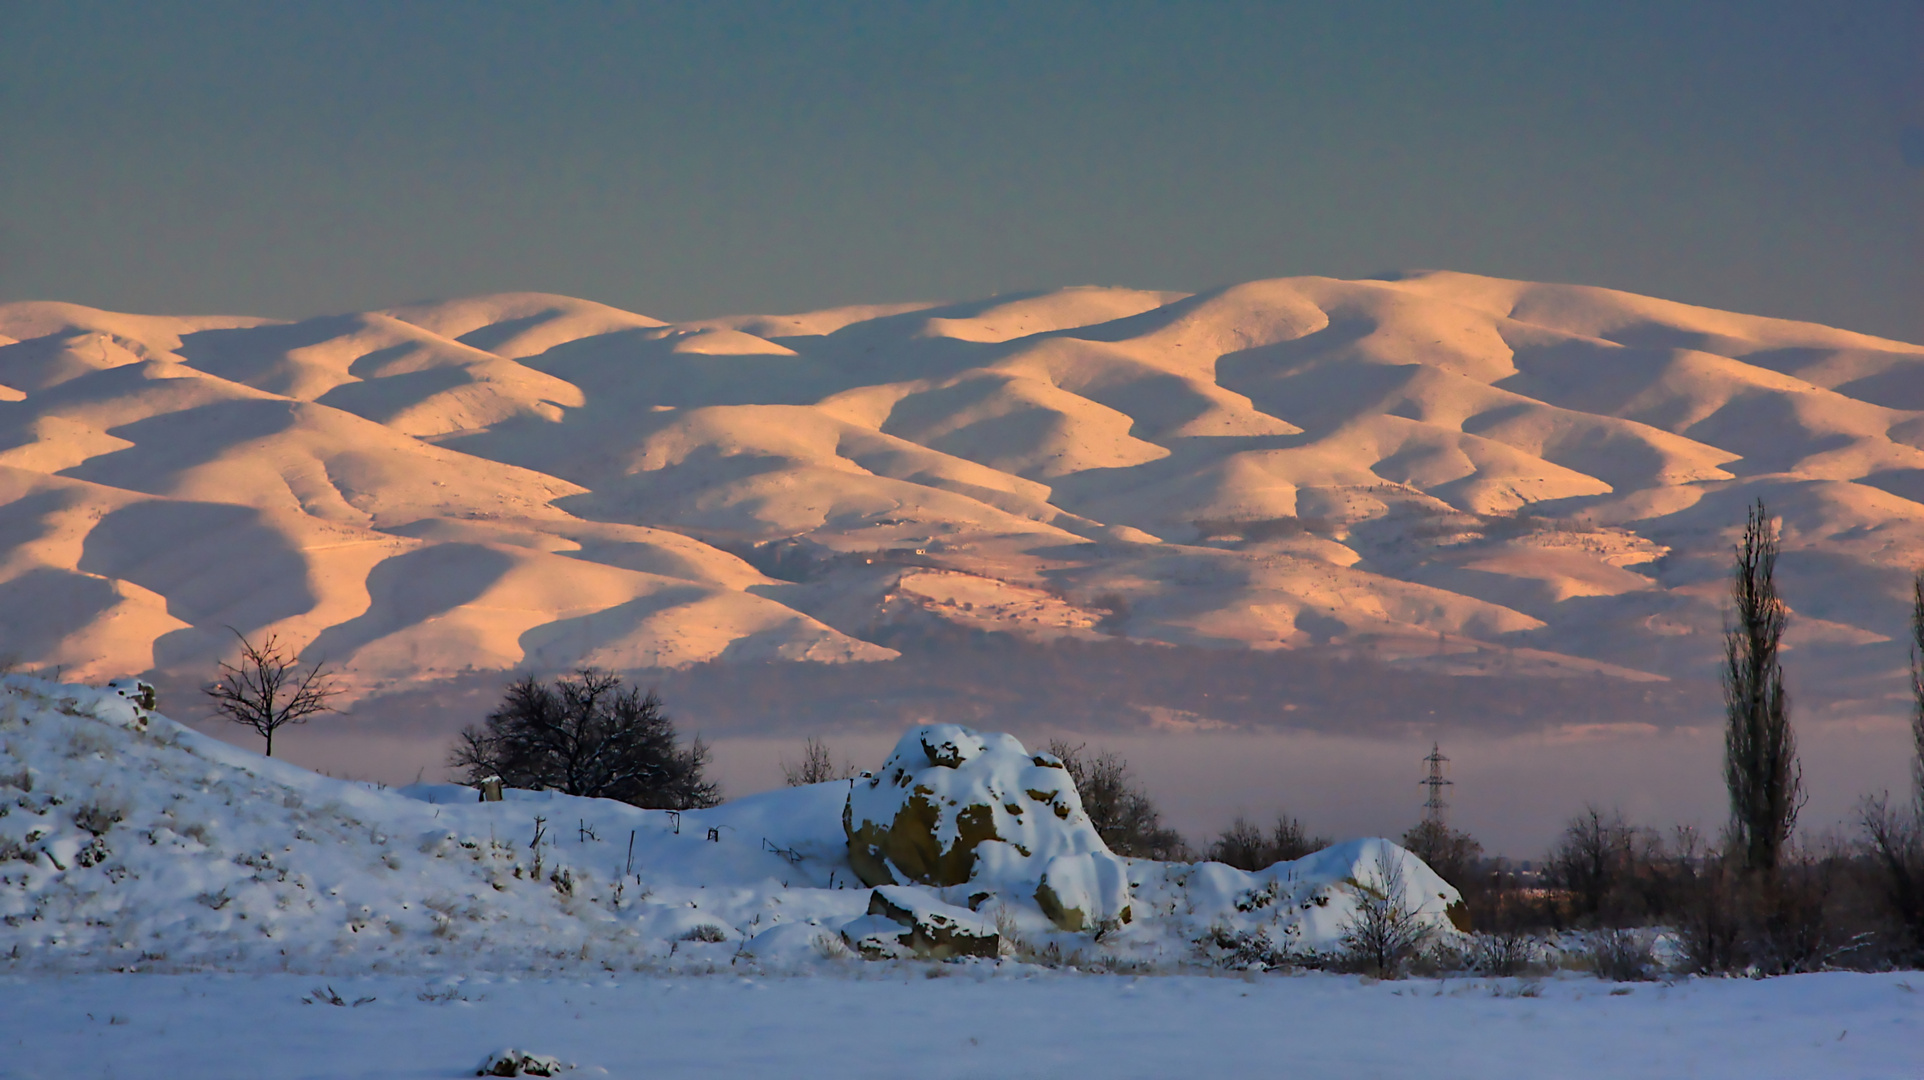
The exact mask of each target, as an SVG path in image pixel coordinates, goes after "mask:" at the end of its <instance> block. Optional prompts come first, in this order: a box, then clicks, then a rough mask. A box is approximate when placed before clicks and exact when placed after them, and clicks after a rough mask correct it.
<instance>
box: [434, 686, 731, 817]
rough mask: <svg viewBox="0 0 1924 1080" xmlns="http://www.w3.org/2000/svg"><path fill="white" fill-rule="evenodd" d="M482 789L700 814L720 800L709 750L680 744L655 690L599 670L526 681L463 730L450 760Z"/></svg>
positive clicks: (511, 688) (696, 743) (699, 745)
mask: <svg viewBox="0 0 1924 1080" xmlns="http://www.w3.org/2000/svg"><path fill="white" fill-rule="evenodd" d="M449 764H450V765H452V766H453V767H454V768H457V769H461V770H464V771H465V772H466V774H467V778H468V782H469V783H471V784H477V785H478V784H479V783H481V782H482V781H483V780H485V779H487V778H489V777H493V776H499V777H500V778H501V779H502V781H503V782H504V783H506V785H507V786H508V787H516V788H529V789H533V790H537V791H559V792H562V793H564V794H567V795H584V796H588V797H590V798H602V799H619V800H620V801H622V802H625V803H629V804H631V805H634V806H642V807H649V808H652V809H665V810H695V809H701V808H704V807H709V806H714V805H716V804H717V803H719V802H720V801H721V793H720V790H719V788H718V787H717V786H716V785H715V784H714V783H711V782H709V781H707V780H704V779H703V778H702V770H703V768H705V767H706V766H707V764H708V747H707V745H706V744H704V743H703V742H702V741H701V740H700V739H696V740H694V741H693V742H692V743H691V744H690V745H688V746H687V747H685V748H684V747H681V746H678V745H677V744H676V736H675V725H674V723H673V722H672V721H671V720H669V718H668V714H667V712H666V711H665V710H663V708H662V703H661V699H660V698H659V697H656V696H655V694H654V693H653V692H652V691H651V692H649V693H648V694H646V695H644V694H642V693H641V692H640V691H639V690H636V689H634V688H633V687H627V686H624V685H623V684H622V680H621V679H620V678H619V677H617V676H614V675H611V674H608V673H607V672H604V671H597V670H595V669H594V668H582V669H581V670H579V671H577V672H575V673H574V675H573V676H564V677H562V678H559V679H556V680H555V681H554V684H553V685H552V686H548V685H544V684H542V683H540V682H538V681H536V680H535V678H534V676H532V675H526V676H523V677H522V678H520V679H518V680H516V681H515V682H514V683H513V684H512V685H510V686H509V687H508V693H507V697H506V698H505V699H504V700H503V701H502V702H501V704H500V705H499V706H498V707H497V708H496V709H495V710H494V712H492V713H489V714H488V717H487V722H486V724H485V725H484V726H482V727H475V726H472V725H470V726H469V727H468V728H467V730H465V731H463V732H462V733H461V737H460V741H459V742H458V743H457V744H456V745H455V748H454V753H453V755H452V757H451V759H450V761H449Z"/></svg>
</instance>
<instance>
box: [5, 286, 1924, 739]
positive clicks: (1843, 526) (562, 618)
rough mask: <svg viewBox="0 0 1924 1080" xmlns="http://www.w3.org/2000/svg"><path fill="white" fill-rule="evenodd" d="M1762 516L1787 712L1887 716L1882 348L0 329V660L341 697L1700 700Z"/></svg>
mask: <svg viewBox="0 0 1924 1080" xmlns="http://www.w3.org/2000/svg"><path fill="white" fill-rule="evenodd" d="M1759 497H1762V498H1764V499H1766V500H1767V501H1768V503H1769V505H1770V507H1771V509H1772V510H1773V511H1774V512H1776V513H1778V514H1780V515H1782V517H1783V521H1784V530H1785V532H1784V537H1785V541H1784V546H1785V557H1784V562H1783V566H1782V570H1781V571H1780V573H1781V576H1782V578H1783V586H1784V589H1785V591H1786V593H1787V594H1788V596H1789V598H1790V601H1791V603H1792V604H1793V606H1794V607H1795V609H1796V619H1795V621H1794V624H1793V631H1792V642H1793V644H1794V645H1795V646H1796V651H1797V653H1798V654H1799V655H1798V657H1797V663H1798V664H1799V665H1800V667H1799V673H1800V678H1803V679H1805V680H1808V681H1809V683H1810V685H1812V686H1815V687H1822V688H1824V689H1823V691H1822V693H1823V695H1827V696H1828V697H1829V698H1831V699H1838V700H1843V699H1848V700H1849V701H1851V702H1855V703H1856V705H1855V706H1854V707H1861V708H1864V709H1870V710H1873V711H1875V710H1877V709H1880V708H1884V707H1886V706H1887V705H1888V704H1889V701H1892V700H1895V699H1896V696H1897V695H1899V694H1900V693H1901V691H1902V682H1901V671H1902V666H1903V649H1902V646H1901V645H1899V644H1896V643H1894V642H1893V640H1892V639H1893V637H1895V636H1896V635H1898V634H1900V633H1901V631H1902V628H1903V625H1904V622H1903V620H1904V610H1905V608H1904V602H1905V599H1906V597H1907V594H1908V579H1909V574H1910V573H1911V571H1912V570H1913V569H1914V568H1915V567H1916V566H1917V565H1918V564H1920V563H1924V347H1920V346H1917V345H1911V344H1905V343H1902V342H1896V341H1889V340H1884V339H1879V338H1874V337H1869V336H1866V335H1862V334H1855V333H1851V332H1848V331H1844V330H1836V329H1831V328H1827V327H1822V326H1816V325H1812V324H1808V323H1798V322H1789V321H1784V320H1778V319H1769V318H1761V317H1754V316H1746V315H1738V314H1731V313H1726V312H1720V311H1713V310H1709V309H1705V308H1697V307H1690V306H1687V305H1682V304H1675V303H1670V302H1667V301H1662V300H1656V299H1651V298H1648V297H1641V296H1635V295H1631V294H1627V293H1621V292H1614V291H1610V290H1605V289H1596V288H1587V287H1579V286H1564V285H1542V284H1533V283H1528V282H1519V281H1506V280H1499V279H1493V278H1485V277H1476V276H1471V275H1465V274H1457V273H1446V272H1431V273H1418V274H1411V275H1408V276H1405V277H1402V278H1401V279H1399V280H1364V281H1339V280H1333V279H1327V278H1288V279H1278V280H1270V281H1257V282H1250V283H1247V284H1242V285H1236V286H1231V287H1228V288H1223V289H1217V290H1213V291H1210V292H1205V293H1199V294H1196V295H1182V294H1171V293H1158V292H1148V291H1142V290H1133V289H1122V288H1069V289H1061V290H1056V291H1052V292H1044V293H1037V294H1025V295H1019V296H998V297H992V298H989V299H986V300H979V301H973V302H969V303H961V304H944V305H937V304H927V305H888V306H874V307H850V308H840V309H835V310H830V311H822V312H814V313H808V314H801V315H791V316H762V315H751V316H739V317H731V318H722V319H708V320H701V321H696V322H687V323H677V324H669V323H664V322H662V321H660V320H657V319H653V318H650V317H647V316H645V315H638V314H634V313H631V312H626V311H621V310H619V309H616V308H612V307H608V306H605V305H601V304H595V303H591V302H588V301H582V300H575V299H570V298H567V297H560V296H549V295H542V294H511V295H501V296H486V297H476V298H471V299H465V300H456V301H450V302H446V303H438V304H421V305H413V306H408V307H399V308H393V309H388V310H385V311H375V312H364V313H358V314H350V315H339V316H328V317H324V318H317V319H309V320H304V321H300V322H294V323H282V322H274V321H269V320H260V319H249V318H176V317H164V316H143V315H126V314H116V313H111V312H103V311H97V310H94V309H90V308H85V307H80V306H77V305H71V304H60V303H38V302H36V303H18V304H10V305H4V306H0V612H4V613H5V614H4V618H0V654H4V655H7V656H10V657H11V658H13V659H14V660H15V661H16V662H17V663H19V664H21V665H23V666H26V667H53V666H60V667H62V668H64V670H65V672H66V675H67V677H69V678H106V677H111V676H114V675H119V674H126V673H134V672H151V673H158V674H163V675H164V674H167V673H177V674H191V673H194V672H200V671H205V670H207V669H209V668H211V666H212V664H213V662H214V660H215V659H216V658H217V657H218V656H219V655H221V654H222V653H224V652H225V651H226V650H227V649H228V648H229V646H230V644H231V641H232V636H231V634H230V633H229V631H228V630H227V627H229V626H232V627H234V628H237V629H239V630H241V631H242V632H244V633H248V634H251V635H258V634H260V633H264V632H269V631H272V632H275V633H278V634H279V635H281V637H282V638H283V639H284V640H287V641H290V642H292V643H294V644H295V645H297V646H298V647H300V648H302V649H303V650H305V652H306V653H307V654H308V655H309V656H310V657H318V656H326V657H327V658H328V659H329V660H330V661H332V662H333V663H334V664H336V665H338V666H340V667H341V668H342V670H343V671H344V672H345V673H346V675H347V676H348V677H349V679H350V681H351V683H352V685H353V687H354V688H355V690H356V692H357V693H362V694H371V695H379V694H381V693H384V692H388V691H391V690H395V689H398V688H403V687H415V688H418V687H419V685H420V684H422V683H424V682H432V681H434V680H441V679H454V678H471V677H473V676H474V675H475V674H477V673H486V672H489V671H502V672H505V671H509V670H516V669H524V668H531V669H538V670H553V669H559V668H564V667H568V666H572V665H575V664H579V663H593V664H597V665H601V666H606V667H612V668H617V669H622V670H636V669H675V668H685V667H687V666H688V665H691V664H721V665H728V664H735V663H753V662H759V661H768V660H789V661H814V662H822V663H848V662H857V663H859V662H876V661H886V660H888V659H890V658H892V657H894V656H895V655H896V650H895V649H894V648H892V647H890V646H889V645H887V644H885V642H888V641H898V643H899V638H900V636H901V633H902V628H903V627H914V626H918V625H927V626H930V627H935V628H937V629H942V628H946V630H945V631H944V632H948V631H957V632H976V633H987V634H991V635H1000V634H1007V635H1015V636H1017V637H1020V638H1023V639H1025V640H1031V641H1047V640H1057V639H1064V638H1069V639H1078V638H1079V639H1085V640H1089V641H1104V640H1109V639H1112V638H1118V637H1122V638H1129V639H1135V640H1138V641H1144V642H1165V643H1170V644H1175V645H1183V646H1198V647H1207V648H1223V649H1255V650H1268V649H1304V648H1316V649H1323V650H1338V651H1341V652H1344V653H1345V654H1349V655H1361V656H1367V657H1373V658H1376V659H1379V660H1383V661H1386V662H1390V663H1392V664H1395V665H1400V666H1404V667H1409V668H1415V669H1420V670H1423V671H1428V672H1432V673H1459V674H1486V675H1524V676H1584V677H1601V678H1604V679H1606V680H1609V681H1611V682H1630V683H1635V682H1661V681H1664V680H1670V679H1676V678H1694V677H1701V676H1702V675H1703V674H1704V673H1705V672H1707V671H1709V670H1711V669H1712V666H1713V665H1714V662H1715V658H1716V656H1717V654H1718V650H1719V648H1720V644H1719V637H1718V631H1719V629H1720V625H1721V606H1722V598H1723V593H1724V578H1723V574H1724V569H1725V566H1724V564H1725V561H1726V558H1727V551H1728V543H1729V539H1730V536H1731V533H1732V530H1733V529H1735V528H1736V527H1737V526H1738V525H1740V524H1741V522H1742V520H1743V515H1744V508H1745V506H1746V505H1747V504H1748V503H1750V502H1751V501H1752V500H1754V499H1756V498H1759Z"/></svg>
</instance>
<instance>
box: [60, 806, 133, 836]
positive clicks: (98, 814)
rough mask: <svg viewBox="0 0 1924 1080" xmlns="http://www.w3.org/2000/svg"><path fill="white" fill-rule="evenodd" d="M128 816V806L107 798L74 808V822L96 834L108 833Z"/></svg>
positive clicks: (103, 834)
mask: <svg viewBox="0 0 1924 1080" xmlns="http://www.w3.org/2000/svg"><path fill="white" fill-rule="evenodd" d="M126 818H127V808H126V807H124V806H120V805H117V804H115V803H112V802H109V801H106V800H97V801H95V802H90V803H83V804H81V805H80V807H79V808H77V809H76V810H74V813H73V823H74V824H75V825H78V826H80V827H81V828H83V829H85V830H87V831H88V832H90V833H92V834H94V835H95V836H105V835H107V830H109V829H111V828H113V827H114V826H115V825H118V824H120V823H121V822H122V821H124V820H126Z"/></svg>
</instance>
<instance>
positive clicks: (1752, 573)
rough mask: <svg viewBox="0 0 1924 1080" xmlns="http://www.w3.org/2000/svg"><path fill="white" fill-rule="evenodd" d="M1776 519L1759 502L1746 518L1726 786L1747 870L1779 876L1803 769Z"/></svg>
mask: <svg viewBox="0 0 1924 1080" xmlns="http://www.w3.org/2000/svg"><path fill="white" fill-rule="evenodd" d="M1776 570H1777V523H1776V522H1775V521H1774V520H1773V519H1772V518H1771V516H1770V513H1769V511H1768V510H1766V509H1765V507H1764V501H1763V500H1762V499H1759V500H1757V505H1756V506H1754V507H1752V508H1751V510H1750V513H1749V515H1748V516H1747V519H1746V521H1745V523H1744V538H1743V542H1742V543H1740V544H1739V545H1738V546H1737V551H1736V565H1735V567H1734V569H1733V573H1732V576H1731V588H1730V598H1731V603H1732V607H1733V609H1734V610H1733V611H1732V613H1731V618H1732V622H1731V625H1730V626H1729V627H1728V628H1727V629H1726V630H1725V631H1724V669H1723V688H1724V713H1725V717H1726V727H1725V730H1724V783H1725V785H1726V786H1727V787H1728V788H1729V789H1730V826H1731V840H1732V842H1733V847H1734V849H1735V850H1734V852H1733V854H1735V855H1736V856H1737V857H1738V859H1739V860H1740V865H1741V866H1742V867H1743V869H1744V870H1745V871H1747V872H1750V873H1753V874H1761V875H1764V876H1765V877H1774V876H1775V875H1776V872H1777V866H1778V863H1779V862H1780V861H1781V860H1782V858H1783V852H1784V847H1785V846H1786V845H1787V844H1788V843H1789V841H1790V835H1791V831H1792V830H1793V829H1794V828H1796V826H1797V812H1798V811H1799V810H1800V809H1802V806H1803V770H1802V769H1801V768H1800V767H1799V766H1798V764H1797V739H1796V736H1795V735H1794V734H1793V733H1792V731H1791V727H1790V696H1789V695H1788V694H1787V693H1786V692H1785V690H1784V668H1783V664H1782V662H1781V661H1780V660H1779V657H1778V653H1779V649H1780V648H1781V646H1782V644H1783V639H1784V627H1785V625H1786V624H1787V622H1788V621H1789V612H1788V611H1787V610H1786V608H1785V607H1784V603H1783V601H1782V600H1781V599H1779V598H1778V596H1777V583H1776Z"/></svg>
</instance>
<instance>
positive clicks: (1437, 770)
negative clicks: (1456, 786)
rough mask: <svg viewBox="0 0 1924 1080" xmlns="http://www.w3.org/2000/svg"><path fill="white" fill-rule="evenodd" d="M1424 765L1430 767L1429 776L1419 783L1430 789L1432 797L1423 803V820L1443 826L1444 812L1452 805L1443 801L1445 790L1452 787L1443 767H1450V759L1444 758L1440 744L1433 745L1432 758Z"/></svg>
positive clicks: (1426, 760) (1431, 746) (1428, 758)
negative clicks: (1445, 777) (1444, 774)
mask: <svg viewBox="0 0 1924 1080" xmlns="http://www.w3.org/2000/svg"><path fill="white" fill-rule="evenodd" d="M1423 763H1424V764H1425V765H1428V766H1429V767H1430V772H1429V775H1428V776H1425V777H1424V778H1423V779H1421V780H1418V781H1417V785H1418V786H1420V787H1426V788H1429V789H1430V797H1429V798H1428V799H1425V800H1424V801H1423V820H1424V821H1426V822H1429V823H1431V824H1433V825H1442V824H1443V811H1444V810H1446V809H1448V808H1449V805H1450V804H1449V803H1447V802H1445V801H1444V800H1443V789H1444V788H1446V787H1450V786H1451V781H1449V780H1446V779H1444V777H1443V766H1445V765H1448V764H1449V763H1450V759H1449V758H1446V757H1444V756H1443V750H1442V748H1441V747H1440V746H1439V745H1438V744H1436V743H1431V744H1430V756H1429V757H1426V758H1424V759H1423Z"/></svg>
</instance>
